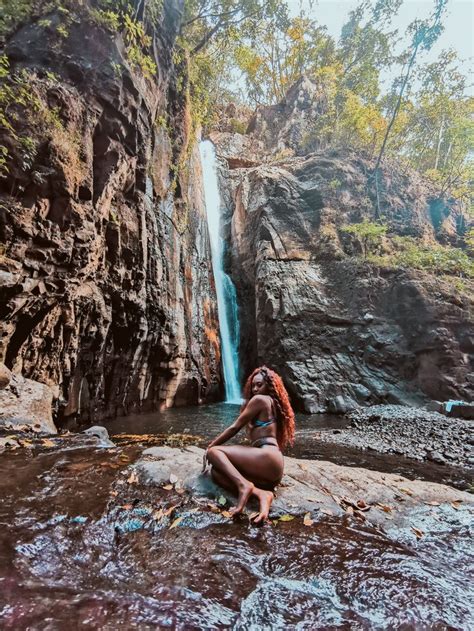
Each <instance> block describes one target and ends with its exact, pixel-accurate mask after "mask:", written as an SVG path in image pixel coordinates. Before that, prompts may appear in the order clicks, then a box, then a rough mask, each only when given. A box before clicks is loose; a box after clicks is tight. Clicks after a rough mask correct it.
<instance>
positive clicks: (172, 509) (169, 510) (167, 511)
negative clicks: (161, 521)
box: [163, 504, 179, 517]
mask: <svg viewBox="0 0 474 631" xmlns="http://www.w3.org/2000/svg"><path fill="white" fill-rule="evenodd" d="M178 506H179V504H172V505H171V506H169V507H168V508H167V509H166V510H165V511H163V515H165V516H166V517H167V516H168V515H171V513H172V512H173V511H174V509H175V508H178Z"/></svg>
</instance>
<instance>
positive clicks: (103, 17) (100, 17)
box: [90, 9, 120, 33]
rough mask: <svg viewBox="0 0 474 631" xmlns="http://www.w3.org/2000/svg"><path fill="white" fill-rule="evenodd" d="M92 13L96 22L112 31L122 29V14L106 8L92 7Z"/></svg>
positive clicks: (115, 31) (116, 31)
mask: <svg viewBox="0 0 474 631" xmlns="http://www.w3.org/2000/svg"><path fill="white" fill-rule="evenodd" d="M90 15H91V17H92V19H93V20H94V22H96V23H97V24H100V26H102V27H103V28H105V29H106V30H108V31H111V32H112V33H118V31H119V30H120V14H119V13H117V12H115V11H110V10H107V11H106V10H105V9H91V12H90Z"/></svg>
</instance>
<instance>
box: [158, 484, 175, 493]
mask: <svg viewBox="0 0 474 631" xmlns="http://www.w3.org/2000/svg"><path fill="white" fill-rule="evenodd" d="M161 488H163V489H164V490H165V491H171V489H172V488H173V485H172V484H165V485H164V486H163V487H161Z"/></svg>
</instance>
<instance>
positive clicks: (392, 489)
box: [132, 446, 474, 525]
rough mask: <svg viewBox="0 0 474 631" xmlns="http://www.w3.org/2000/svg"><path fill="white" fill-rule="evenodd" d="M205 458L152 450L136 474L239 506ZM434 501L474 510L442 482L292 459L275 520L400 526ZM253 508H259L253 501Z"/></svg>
mask: <svg viewBox="0 0 474 631" xmlns="http://www.w3.org/2000/svg"><path fill="white" fill-rule="evenodd" d="M203 455H204V451H203V450H202V449H199V448H198V447H193V446H189V447H185V448H182V449H176V448H171V447H167V446H163V447H151V448H149V449H146V450H145V451H144V452H143V454H142V456H141V458H140V459H139V460H138V461H137V462H136V464H135V465H134V466H133V469H132V470H133V471H134V472H136V474H137V476H138V478H139V479H141V480H142V482H144V483H145V484H153V485H161V486H163V485H168V484H170V483H171V484H172V485H175V486H177V487H178V488H184V489H186V490H188V491H189V492H191V493H192V494H193V495H197V496H205V497H208V498H209V499H212V498H213V497H216V496H218V495H222V496H223V497H226V498H228V500H229V502H233V503H235V496H233V495H232V494H229V493H228V492H225V491H223V490H222V489H221V488H220V487H218V486H217V485H216V484H215V483H214V482H213V481H212V479H211V478H210V475H209V473H204V474H199V469H200V467H201V465H202V459H203ZM432 502H434V503H435V505H436V506H438V505H440V504H448V505H449V504H452V503H454V504H457V503H459V504H461V503H463V505H465V506H466V508H467V507H470V509H471V510H474V496H472V495H471V494H469V493H464V492H462V491H457V490H455V489H451V488H450V487H447V486H444V485H441V484H435V483H432V482H424V481H421V480H408V479H407V478H404V477H402V476H399V475H394V474H390V473H383V474H382V473H379V472H377V471H368V470H366V469H360V468H357V467H343V466H340V465H336V464H334V463H331V462H324V461H318V462H315V461H311V460H299V459H297V458H288V457H287V458H285V474H284V476H283V479H282V482H281V485H280V486H279V487H278V488H277V492H276V500H275V501H274V503H273V506H272V510H271V514H270V517H272V516H275V517H278V516H279V515H282V514H292V515H295V516H296V515H302V514H306V513H307V512H310V514H311V515H312V514H313V512H317V511H321V512H322V514H334V515H341V514H344V513H345V512H349V513H350V514H355V515H356V516H357V517H358V518H359V519H361V520H362V521H368V522H370V523H374V524H381V523H387V521H391V522H392V521H394V520H395V521H396V523H398V524H399V525H400V524H402V523H406V520H407V519H409V517H410V515H411V512H412V511H413V509H414V508H415V507H417V506H420V505H423V504H424V505H427V506H429V505H430V503H432ZM250 507H251V508H253V509H256V508H257V505H256V504H255V505H254V504H253V500H252V501H251V502H250ZM456 508H457V507H456Z"/></svg>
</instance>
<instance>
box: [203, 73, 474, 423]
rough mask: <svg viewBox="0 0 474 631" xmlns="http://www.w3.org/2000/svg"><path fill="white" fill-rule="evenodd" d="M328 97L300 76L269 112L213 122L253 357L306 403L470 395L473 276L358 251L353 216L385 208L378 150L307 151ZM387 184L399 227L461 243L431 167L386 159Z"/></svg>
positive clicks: (338, 407) (460, 222) (231, 260)
mask: <svg viewBox="0 0 474 631" xmlns="http://www.w3.org/2000/svg"><path fill="white" fill-rule="evenodd" d="M320 107H321V96H320V95H319V94H318V92H317V87H316V86H314V85H313V84H312V83H311V81H308V80H306V79H302V80H301V82H299V84H297V85H296V86H295V87H294V88H292V89H291V90H290V91H289V93H288V95H287V98H286V100H285V101H284V102H283V103H281V104H279V105H278V106H274V107H267V108H263V109H261V110H259V111H257V113H256V115H255V116H254V118H253V119H252V121H251V122H250V125H249V128H248V133H247V134H245V135H242V134H231V133H225V132H218V133H214V134H212V135H211V138H212V140H213V141H214V142H215V144H216V145H217V149H218V154H219V156H220V160H221V175H222V189H223V192H224V194H225V205H226V211H225V212H226V221H225V229H224V231H225V238H226V241H227V245H228V248H227V261H228V268H229V271H230V273H231V275H232V277H233V280H234V282H235V284H236V286H237V291H238V297H239V303H240V307H241V320H242V323H241V331H242V348H241V354H242V363H243V366H244V370H245V371H248V370H249V369H250V368H252V367H253V366H255V365H256V364H260V363H261V362H265V363H267V364H269V365H271V366H272V367H274V368H275V369H276V370H278V371H279V372H281V373H282V375H283V377H284V378H285V380H286V382H287V384H288V385H289V388H290V390H291V394H292V397H293V401H294V403H295V404H296V406H297V407H299V408H300V409H302V410H305V411H307V412H317V411H324V410H329V411H334V412H345V411H347V410H348V409H351V408H353V407H355V406H356V405H357V404H362V405H366V404H373V403H381V402H390V403H403V404H414V405H417V404H420V403H423V402H425V401H426V400H427V399H438V400H446V399H449V398H456V399H464V400H470V399H472V398H473V387H474V319H473V313H474V312H473V307H474V292H473V283H472V281H470V280H468V279H463V281H462V283H461V286H459V285H458V286H456V283H455V280H456V279H455V278H454V277H451V278H448V277H444V278H443V277H441V276H436V275H434V274H432V273H428V272H425V271H418V270H413V269H402V268H400V267H396V266H392V267H390V266H382V265H376V264H374V263H373V262H371V263H369V262H367V261H366V260H364V258H363V257H360V256H359V257H357V256H355V255H356V254H360V252H358V251H357V250H356V247H357V246H356V244H355V242H354V241H351V240H350V239H349V238H348V235H347V233H345V232H344V231H343V230H342V228H343V227H344V226H345V225H349V224H352V223H357V222H360V221H361V220H363V219H369V220H372V221H373V220H374V216H375V208H376V191H375V187H374V185H373V183H372V182H371V180H370V176H369V174H370V172H371V169H372V168H373V163H372V162H371V161H370V160H369V159H367V158H364V157H362V156H361V155H359V154H355V153H349V152H347V151H340V150H339V151H337V150H332V151H322V150H317V151H311V152H310V151H308V150H307V151H306V152H305V151H304V143H303V142H302V139H304V137H305V134H307V130H308V125H309V121H310V118H311V117H312V116H313V117H314V116H317V115H318V112H319V108H320ZM316 144H317V143H316ZM380 189H381V192H380V195H379V203H380V212H381V214H382V215H383V219H384V222H385V224H386V225H387V227H388V235H389V236H395V235H405V236H407V235H408V236H413V237H417V238H419V239H423V240H424V241H425V242H430V243H435V244H436V243H438V244H439V243H450V244H453V245H456V244H457V243H458V242H459V237H460V235H461V234H462V230H463V229H464V226H465V217H464V215H463V213H462V210H461V209H460V208H458V206H457V204H456V203H455V202H454V200H446V199H444V198H442V197H440V196H439V194H438V193H437V191H436V190H434V189H433V187H432V186H430V185H429V184H428V183H427V182H425V181H423V180H422V178H421V177H420V176H419V175H417V174H416V173H414V172H410V171H406V170H403V169H402V168H400V167H399V166H398V165H394V164H390V162H389V161H386V163H385V166H384V167H383V170H382V174H381V185H380ZM389 242H390V239H386V245H385V246H384V245H383V244H382V246H381V247H382V250H383V248H384V247H386V248H389V247H390V245H389Z"/></svg>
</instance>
